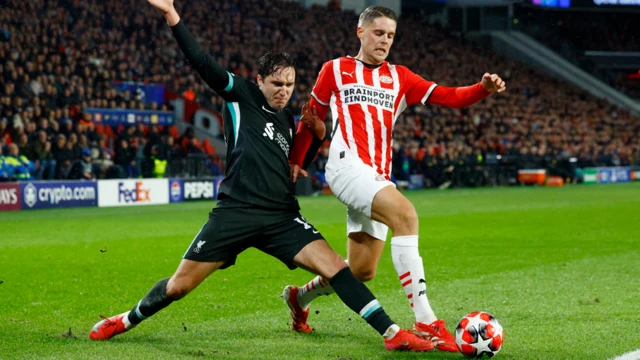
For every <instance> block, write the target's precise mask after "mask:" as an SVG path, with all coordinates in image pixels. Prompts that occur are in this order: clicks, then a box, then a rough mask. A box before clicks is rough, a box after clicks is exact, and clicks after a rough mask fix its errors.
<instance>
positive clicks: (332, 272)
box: [294, 241, 434, 351]
mask: <svg viewBox="0 0 640 360" xmlns="http://www.w3.org/2000/svg"><path fill="white" fill-rule="evenodd" d="M294 262H295V263H296V264H297V265H299V266H302V267H304V268H306V269H308V270H311V271H313V272H315V273H316V274H318V275H321V276H323V277H324V278H328V279H329V285H331V287H332V288H333V289H334V290H335V292H336V294H337V295H338V296H339V297H340V299H341V300H342V302H344V304H345V305H347V306H348V307H349V308H350V309H351V310H353V311H354V312H356V313H358V314H359V315H360V316H361V317H362V318H363V319H364V320H365V321H366V322H367V323H369V325H371V327H373V328H374V329H376V331H378V333H379V334H380V335H382V337H383V338H384V344H385V348H386V349H387V350H408V351H431V350H433V349H434V344H433V342H431V341H430V340H425V339H421V338H420V337H418V336H416V335H414V334H412V333H410V332H408V331H405V330H402V329H400V327H399V326H398V325H396V323H395V322H394V321H393V320H391V318H389V316H388V315H387V313H386V312H385V311H384V309H383V308H382V305H380V303H379V302H378V300H377V299H376V298H375V297H374V296H373V294H372V293H371V291H369V289H368V288H367V287H366V286H365V285H364V284H363V283H362V282H361V281H360V280H358V279H357V278H356V277H355V276H354V275H353V273H352V272H351V269H349V267H348V266H346V265H347V264H346V263H345V262H344V260H343V259H342V258H341V257H340V256H339V255H338V254H336V253H335V252H334V251H333V250H331V248H330V247H329V245H328V244H327V243H326V241H314V242H312V243H310V244H308V245H307V246H305V247H304V248H303V249H302V250H301V251H300V252H299V253H298V254H297V255H296V256H295V257H294Z"/></svg>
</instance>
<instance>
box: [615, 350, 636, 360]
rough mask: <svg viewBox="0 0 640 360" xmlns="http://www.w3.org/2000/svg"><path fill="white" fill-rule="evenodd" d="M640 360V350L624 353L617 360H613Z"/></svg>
mask: <svg viewBox="0 0 640 360" xmlns="http://www.w3.org/2000/svg"><path fill="white" fill-rule="evenodd" d="M639 359H640V349H638V350H635V351H631V352H628V353H624V354H622V355H620V356H618V357H616V358H612V359H611V360H639Z"/></svg>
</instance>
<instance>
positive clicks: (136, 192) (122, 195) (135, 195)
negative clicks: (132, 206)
mask: <svg viewBox="0 0 640 360" xmlns="http://www.w3.org/2000/svg"><path fill="white" fill-rule="evenodd" d="M142 186H143V183H142V181H136V186H135V188H133V189H127V187H126V185H125V183H122V182H119V183H118V202H121V203H122V202H125V203H130V202H147V201H151V198H150V197H149V193H150V192H151V189H145V188H143V187H142Z"/></svg>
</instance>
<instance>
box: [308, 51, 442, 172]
mask: <svg viewBox="0 0 640 360" xmlns="http://www.w3.org/2000/svg"><path fill="white" fill-rule="evenodd" d="M435 88H436V84H435V83H433V82H430V81H427V80H425V79H423V78H422V77H420V76H419V75H416V74H415V73H413V72H412V71H411V70H409V69H408V68H406V67H404V66H399V65H392V64H389V63H388V62H386V61H385V62H383V63H382V64H381V65H380V66H378V67H376V68H370V67H367V66H366V65H364V64H363V63H362V62H361V61H359V60H356V59H355V58H352V57H341V58H338V59H335V60H332V61H328V62H326V63H325V64H324V65H323V67H322V70H320V74H319V75H318V79H317V81H316V84H315V86H314V88H313V91H312V93H311V95H312V96H313V98H314V99H315V100H316V101H317V102H318V103H320V104H321V105H324V106H329V107H330V108H331V113H332V115H333V119H334V124H333V133H334V135H333V139H332V141H331V147H332V149H331V150H332V151H331V152H332V153H333V152H334V150H335V149H334V148H333V147H334V146H337V147H339V148H340V151H349V152H351V153H352V154H353V155H355V156H357V157H358V158H360V159H361V160H362V162H364V163H365V164H367V165H369V166H371V167H372V168H373V169H374V170H376V171H377V173H378V174H381V175H384V176H385V177H386V178H387V179H389V176H390V173H391V148H392V147H391V141H392V138H393V125H394V123H395V121H396V119H397V118H398V116H399V115H400V113H402V111H404V109H406V108H407V106H411V105H414V104H419V103H422V104H425V103H426V102H427V100H428V99H429V96H430V95H431V93H432V92H433V90H434V89H435ZM336 119H337V120H336ZM336 127H337V128H336Z"/></svg>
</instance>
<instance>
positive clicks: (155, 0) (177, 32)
mask: <svg viewBox="0 0 640 360" xmlns="http://www.w3.org/2000/svg"><path fill="white" fill-rule="evenodd" d="M147 1H148V2H149V3H150V4H151V5H153V7H155V8H156V9H158V10H160V12H162V14H163V15H164V17H165V19H166V20H167V23H168V24H169V26H171V31H172V32H173V35H174V36H175V38H176V40H177V41H178V45H179V46H180V49H181V50H182V53H183V54H184V56H185V58H186V59H187V61H188V62H189V64H191V66H192V67H193V68H194V69H195V70H196V71H197V72H198V74H200V76H201V77H202V79H203V80H204V81H205V82H206V83H207V85H209V87H211V88H212V89H213V90H216V91H220V90H223V89H224V90H226V91H228V90H230V88H231V87H232V86H233V78H232V76H231V75H230V74H229V73H228V72H227V71H226V70H225V69H224V68H223V67H222V66H221V65H220V64H218V63H217V62H216V61H215V60H214V59H213V58H212V57H211V56H209V55H207V54H206V53H205V52H204V51H203V50H202V49H201V48H200V45H198V42H197V41H196V39H195V37H194V36H193V35H192V34H191V32H190V31H189V29H187V27H186V26H185V25H184V22H183V21H181V20H180V16H179V15H178V12H177V11H176V9H175V7H174V6H173V0H147Z"/></svg>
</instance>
